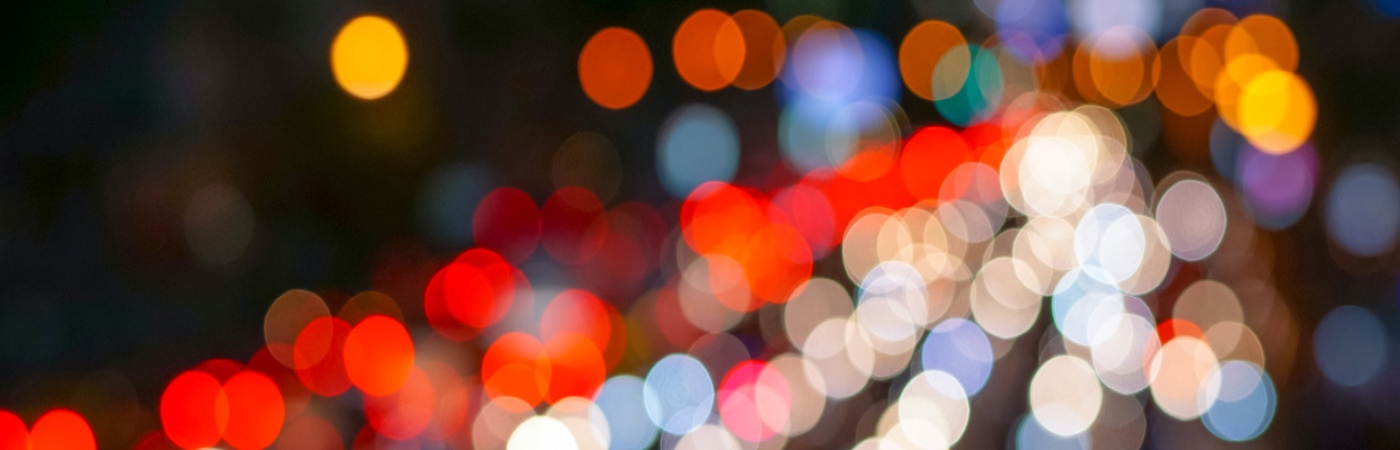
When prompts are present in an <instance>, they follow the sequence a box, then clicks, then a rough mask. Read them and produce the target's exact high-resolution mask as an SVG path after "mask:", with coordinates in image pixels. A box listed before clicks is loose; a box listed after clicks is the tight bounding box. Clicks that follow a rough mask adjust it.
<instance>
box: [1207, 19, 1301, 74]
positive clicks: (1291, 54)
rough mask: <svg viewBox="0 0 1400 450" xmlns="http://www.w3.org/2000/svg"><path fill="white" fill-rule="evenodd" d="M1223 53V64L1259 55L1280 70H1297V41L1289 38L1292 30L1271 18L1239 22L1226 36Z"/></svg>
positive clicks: (1280, 21)
mask: <svg viewBox="0 0 1400 450" xmlns="http://www.w3.org/2000/svg"><path fill="white" fill-rule="evenodd" d="M1224 50H1225V55H1224V56H1225V59H1226V60H1227V61H1233V60H1235V59H1236V58H1240V57H1242V56H1245V55H1261V56H1264V57H1266V58H1268V59H1270V60H1272V61H1273V62H1274V64H1276V65H1277V66H1278V68H1279V69H1280V70H1285V71H1288V72H1293V71H1295V70H1296V69H1297V68H1298V41H1297V40H1296V39H1294V38H1293V30H1290V29H1288V25H1287V24H1284V23H1283V21H1282V20H1279V19H1278V18H1277V17H1273V16H1268V15H1263V14H1255V15H1252V16H1249V17H1245V18H1244V19H1241V20H1240V22H1239V23H1237V24H1235V26H1234V28H1231V29H1230V34H1229V35H1227V36H1226V38H1225V49H1224Z"/></svg>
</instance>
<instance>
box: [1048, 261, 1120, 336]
mask: <svg viewBox="0 0 1400 450" xmlns="http://www.w3.org/2000/svg"><path fill="white" fill-rule="evenodd" d="M1123 311H1124V302H1123V295H1122V293H1121V292H1119V291H1118V289H1117V288H1116V287H1115V286H1114V285H1113V284H1110V283H1107V282H1105V281H1103V280H1101V279H1097V278H1094V277H1091V276H1089V275H1088V274H1087V273H1085V272H1084V271H1083V270H1081V269H1075V270H1074V271H1071V272H1069V273H1067V274H1065V277H1064V278H1061V279H1060V283H1059V284H1058V285H1056V287H1055V293H1054V296H1053V297H1051V299H1050V314H1051V318H1052V319H1054V323H1055V327H1056V328H1057V329H1059V330H1060V334H1061V335H1063V336H1064V337H1065V339H1068V340H1069V341H1070V342H1074V343H1076V344H1079V345H1083V346H1092V345H1094V344H1097V343H1098V340H1099V339H1104V338H1106V337H1107V336H1105V335H1103V334H1102V333H1101V331H1102V327H1104V326H1106V325H1108V324H1109V323H1111V321H1112V320H1114V319H1116V318H1117V317H1118V316H1119V315H1121V314H1122V312H1123Z"/></svg>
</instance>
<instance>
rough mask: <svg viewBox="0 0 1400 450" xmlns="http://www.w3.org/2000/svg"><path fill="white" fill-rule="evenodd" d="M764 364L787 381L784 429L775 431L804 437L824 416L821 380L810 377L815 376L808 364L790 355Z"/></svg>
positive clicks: (824, 395)
mask: <svg viewBox="0 0 1400 450" xmlns="http://www.w3.org/2000/svg"><path fill="white" fill-rule="evenodd" d="M768 364H769V366H770V367H772V368H773V369H774V370H776V371H778V373H780V374H781V375H782V376H783V378H784V379H786V380H787V385H788V389H789V393H790V394H791V395H792V397H791V400H792V403H791V404H790V405H789V407H788V412H789V413H790V416H789V417H788V418H787V426H786V427H784V428H783V429H781V430H779V431H780V432H781V434H783V435H786V436H798V435H801V434H803V433H806V432H807V431H808V430H811V429H812V427H814V426H816V425H817V423H818V422H819V421H820V420H821V419H822V417H824V416H825V412H826V382H825V380H823V379H822V378H821V377H820V376H814V375H819V374H817V372H816V368H815V367H813V366H812V364H811V363H810V362H808V361H806V360H804V359H802V357H800V356H797V355H795V354H793V353H784V354H781V355H778V356H777V357H774V358H773V359H772V360H770V361H769V362H768Z"/></svg>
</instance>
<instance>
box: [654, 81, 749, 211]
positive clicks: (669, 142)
mask: <svg viewBox="0 0 1400 450" xmlns="http://www.w3.org/2000/svg"><path fill="white" fill-rule="evenodd" d="M659 141H660V142H659V143H658V144H659V145H658V148H657V155H656V166H657V174H658V175H660V177H661V185H662V186H664V187H665V188H666V191H667V192H670V193H671V195H672V196H675V197H677V198H683V197H685V196H687V195H689V194H690V192H691V191H692V190H695V188H697V187H700V185H701V184H704V183H705V182H707V181H724V182H728V181H730V180H731V179H733V178H734V174H735V172H737V171H738V169H739V135H738V131H737V130H736V129H735V128H734V122H733V121H731V120H730V119H729V116H727V115H725V114H724V112H722V111H720V110H718V109H716V108H714V107H712V106H708V105H702V104H691V105H687V106H683V107H681V108H680V109H677V110H676V111H675V112H673V113H671V116H670V117H668V118H667V119H666V123H665V124H664V125H662V127H661V137H660V139H659Z"/></svg>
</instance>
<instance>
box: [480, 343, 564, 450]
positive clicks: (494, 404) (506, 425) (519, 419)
mask: <svg viewBox="0 0 1400 450" xmlns="http://www.w3.org/2000/svg"><path fill="white" fill-rule="evenodd" d="M483 363H484V361H483ZM537 401H538V400H537ZM482 403H483V404H482V405H481V410H480V411H477V413H476V419H474V420H473V421H472V429H471V438H472V440H471V444H472V447H474V448H480V449H504V448H506V446H507V445H509V441H510V439H511V437H512V436H514V434H515V431H516V430H517V429H518V428H519V426H520V424H521V423H523V422H525V421H526V420H529V419H531V418H533V417H535V415H534V412H533V411H532V410H531V409H530V407H531V406H533V405H527V404H525V402H522V401H520V399H517V398H513V397H499V398H493V399H490V400H487V401H484V402H482ZM565 430H566V431H567V428H565ZM570 438H572V435H571V436H570ZM522 439H523V438H522Z"/></svg>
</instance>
